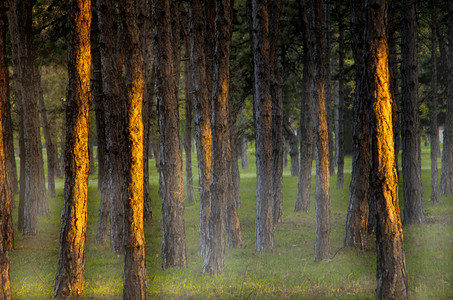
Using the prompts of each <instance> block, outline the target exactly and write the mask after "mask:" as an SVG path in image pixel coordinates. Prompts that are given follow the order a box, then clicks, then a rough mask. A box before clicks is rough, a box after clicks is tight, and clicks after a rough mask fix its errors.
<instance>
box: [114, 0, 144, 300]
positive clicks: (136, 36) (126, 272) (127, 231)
mask: <svg viewBox="0 0 453 300" xmlns="http://www.w3.org/2000/svg"><path fill="white" fill-rule="evenodd" d="M119 14H120V15H122V16H123V17H122V18H120V20H121V22H122V24H121V25H122V28H123V30H124V45H123V47H124V48H123V49H124V66H125V90H124V93H123V97H124V98H125V99H124V101H125V103H126V115H125V119H126V120H125V126H126V130H125V131H126V132H125V137H126V141H127V145H128V146H127V147H126V160H125V162H126V164H125V165H124V166H123V171H124V174H125V175H126V178H125V180H126V184H125V185H126V186H127V194H126V197H125V198H124V202H123V203H124V216H125V217H124V248H125V255H124V269H123V299H148V284H147V279H146V268H145V233H144V230H143V208H144V202H143V197H144V194H143V183H144V182H143V121H142V118H143V112H142V108H143V91H144V78H143V57H142V47H141V43H140V31H139V28H138V25H137V15H136V5H135V1H134V0H127V1H122V2H120V4H119Z"/></svg>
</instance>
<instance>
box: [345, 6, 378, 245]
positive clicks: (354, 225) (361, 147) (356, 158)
mask: <svg viewBox="0 0 453 300" xmlns="http://www.w3.org/2000/svg"><path fill="white" fill-rule="evenodd" d="M365 22H366V21H365V14H364V3H363V2H362V1H360V0H356V1H353V2H351V39H352V49H353V53H354V63H355V82H356V86H355V96H354V118H353V122H354V127H353V132H352V175H351V183H350V185H349V193H350V196H349V205H348V212H347V216H346V233H345V238H344V245H345V246H351V247H356V248H359V249H361V250H365V248H366V238H367V226H368V218H369V197H370V196H369V188H370V159H371V158H370V137H369V131H368V112H367V104H366V97H367V90H366V88H367V85H366V82H365V81H364V77H365V69H364V68H365V61H364V58H365V56H364V55H365V53H364V40H363V36H364V33H365ZM371 218H373V219H374V218H375V216H374V215H372V216H371ZM373 228H374V226H373Z"/></svg>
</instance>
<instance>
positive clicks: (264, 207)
mask: <svg viewBox="0 0 453 300" xmlns="http://www.w3.org/2000/svg"><path fill="white" fill-rule="evenodd" d="M251 10H252V25H251V31H252V32H251V38H252V53H253V67H254V71H253V74H254V84H255V92H254V97H253V101H254V109H255V139H256V146H255V147H256V180H257V182H256V222H255V251H256V252H261V251H264V250H268V249H273V248H274V224H273V214H272V206H273V198H272V193H273V192H272V191H273V187H272V181H273V180H272V99H271V94H270V86H269V82H270V69H269V64H270V57H269V12H268V7H267V1H265V0H252V1H251Z"/></svg>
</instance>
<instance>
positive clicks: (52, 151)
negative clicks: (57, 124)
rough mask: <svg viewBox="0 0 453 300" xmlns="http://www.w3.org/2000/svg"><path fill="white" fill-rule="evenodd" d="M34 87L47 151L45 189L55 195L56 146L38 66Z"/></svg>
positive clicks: (52, 196)
mask: <svg viewBox="0 0 453 300" xmlns="http://www.w3.org/2000/svg"><path fill="white" fill-rule="evenodd" d="M35 76H36V88H37V94H38V105H39V114H40V115H41V125H42V130H43V133H44V139H45V141H46V151H47V189H48V191H49V197H51V198H54V197H55V173H56V171H57V160H58V155H57V147H56V145H55V144H54V143H53V141H52V137H51V133H50V124H49V121H48V120H47V110H46V106H45V104H44V96H43V92H42V87H41V74H40V71H39V69H38V68H36V74H35Z"/></svg>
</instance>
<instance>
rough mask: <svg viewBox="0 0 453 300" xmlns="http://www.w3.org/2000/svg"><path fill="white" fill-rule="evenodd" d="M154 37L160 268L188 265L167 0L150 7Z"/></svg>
mask: <svg viewBox="0 0 453 300" xmlns="http://www.w3.org/2000/svg"><path fill="white" fill-rule="evenodd" d="M152 8H153V9H152V11H153V14H152V15H153V22H154V24H155V30H156V35H155V36H154V43H155V44H154V45H155V59H156V61H155V65H156V92H157V103H158V109H159V130H160V149H161V153H160V155H161V159H160V164H161V166H160V169H161V185H162V196H163V198H162V222H163V241H162V267H163V268H168V267H184V266H186V265H187V257H186V237H185V228H184V227H185V226H184V195H183V189H184V184H183V172H182V154H181V146H180V138H179V117H178V99H177V97H176V94H175V87H176V82H175V81H176V80H177V78H179V76H176V73H175V64H179V61H178V62H176V61H175V57H174V51H173V46H172V41H173V37H172V32H173V31H172V27H171V19H172V16H171V14H172V13H175V12H171V11H170V0H156V1H154V2H153V4H152Z"/></svg>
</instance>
